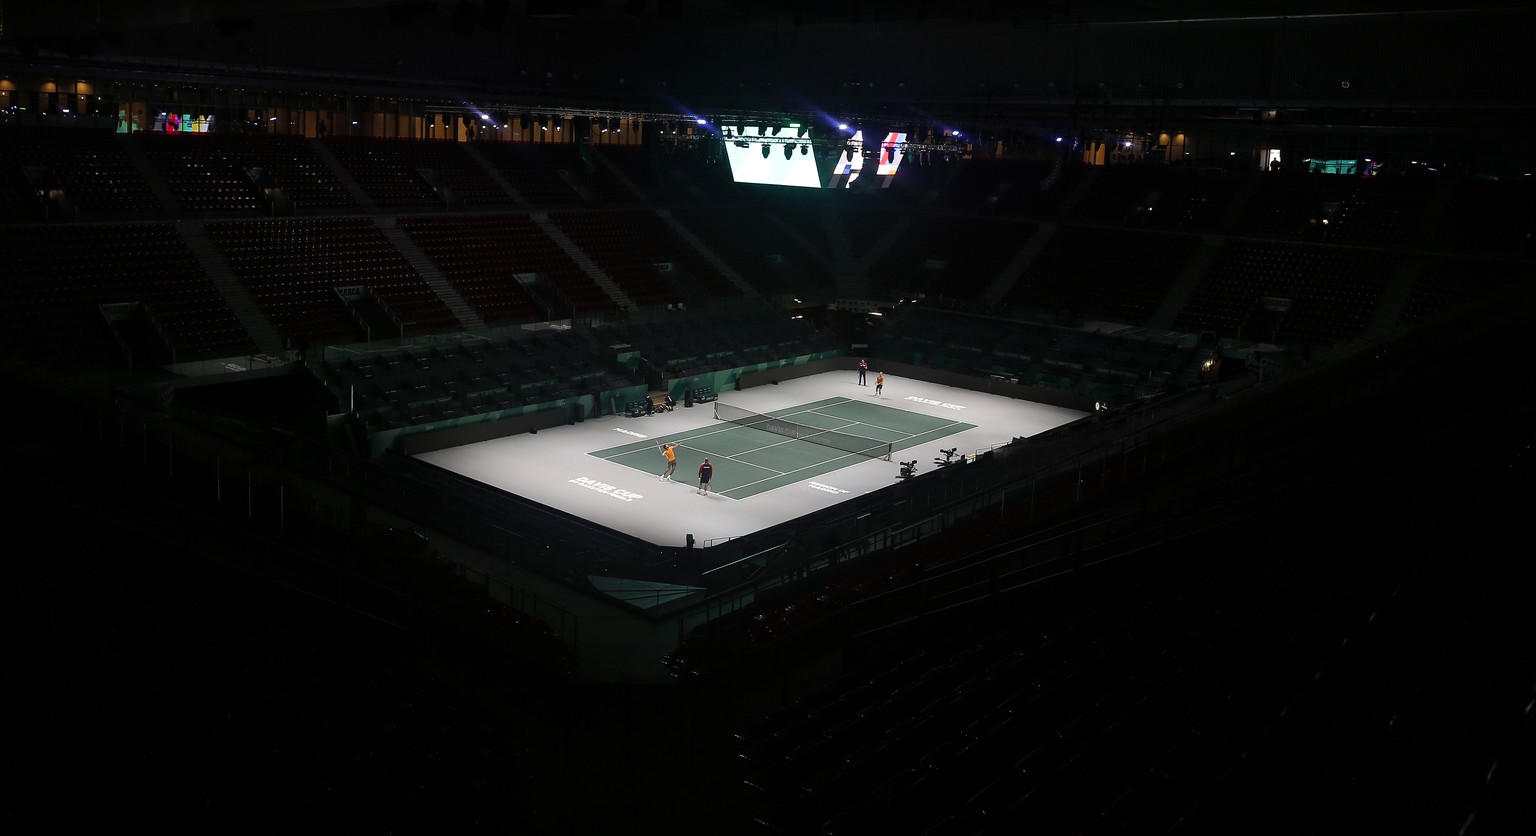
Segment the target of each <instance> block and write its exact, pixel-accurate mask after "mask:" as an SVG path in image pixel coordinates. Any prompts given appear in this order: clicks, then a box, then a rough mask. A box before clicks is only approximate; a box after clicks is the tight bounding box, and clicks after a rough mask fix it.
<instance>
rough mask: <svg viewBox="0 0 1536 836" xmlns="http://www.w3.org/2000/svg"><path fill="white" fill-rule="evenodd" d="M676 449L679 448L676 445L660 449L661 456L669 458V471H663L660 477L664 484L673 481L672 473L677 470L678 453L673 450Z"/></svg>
mask: <svg viewBox="0 0 1536 836" xmlns="http://www.w3.org/2000/svg"><path fill="white" fill-rule="evenodd" d="M675 447H677V445H676V444H668V445H666V446H664V447H661V448H660V449H661V454H662V455H663V456H666V457H667V469H666V470H663V471H662V472H661V476H660V477H658V478H660V479H661V481H663V482H670V481H672V473H673V471H675V470H677V451H676V450H674V449H673V448H675Z"/></svg>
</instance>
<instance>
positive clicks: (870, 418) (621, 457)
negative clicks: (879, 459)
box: [588, 398, 975, 499]
mask: <svg viewBox="0 0 1536 836" xmlns="http://www.w3.org/2000/svg"><path fill="white" fill-rule="evenodd" d="M764 414H765V415H767V416H769V417H771V418H776V419H784V420H785V421H789V422H793V423H795V424H800V425H804V426H806V427H811V428H815V429H818V430H827V431H830V432H831V433H836V434H837V437H838V438H839V442H840V443H846V438H847V437H850V436H852V437H860V438H867V439H872V440H874V441H877V442H882V443H889V444H890V445H891V449H892V451H893V452H895V453H899V452H900V451H902V450H905V449H907V448H910V447H916V446H918V445H920V444H926V443H928V442H932V441H936V440H938V439H941V438H944V437H945V436H948V435H953V434H955V433H959V432H963V431H965V430H969V429H973V428H974V427H975V425H974V424H966V423H963V422H960V421H948V420H945V419H942V418H936V417H933V416H929V415H919V414H917V413H914V412H907V411H906V410H903V409H897V408H895V407H889V406H882V405H880V404H875V403H868V402H867V401H862V400H852V399H850V398H827V399H826V400H821V401H816V402H814V403H808V404H802V405H800V406H795V407H790V408H788V409H779V410H774V411H772V412H767V413H764ZM666 443H673V444H676V445H678V446H677V450H676V452H677V471H676V473H675V474H674V475H673V479H674V480H676V481H678V482H683V483H686V484H697V482H698V471H699V464H700V463H701V462H703V460H704V459H705V458H706V457H707V458H708V459H709V461H710V464H711V465H713V466H714V479H713V480H712V482H711V488H712V490H713V491H714V492H715V493H718V494H720V495H722V496H726V497H730V498H733V499H745V498H747V497H749V496H755V495H757V494H760V493H763V492H765V491H771V490H773V489H775V488H780V487H783V486H785V485H791V484H795V483H797V482H800V481H802V480H805V479H814V478H816V477H818V476H823V475H825V474H828V473H831V472H833V471H835V470H839V469H841V468H844V467H848V466H850V465H854V464H858V463H859V462H864V461H869V460H870V456H868V455H864V454H861V453H851V452H847V451H845V450H842V449H835V448H833V447H826V446H823V445H821V444H817V443H814V442H811V441H806V440H803V439H799V438H788V437H785V436H783V435H778V434H776V433H771V432H768V431H766V430H762V429H758V428H756V427H752V426H743V425H739V424H733V423H729V422H726V421H717V422H716V423H715V424H713V425H710V426H706V427H700V428H698V429H694V430H688V431H684V432H679V433H677V434H675V435H672V436H666V437H664V438H659V439H656V440H652V441H641V442H634V443H630V444H621V445H619V446H618V447H609V448H606V449H603V450H596V451H593V452H591V453H589V454H588V455H592V456H596V457H598V458H600V459H606V460H608V461H611V462H615V463H618V464H622V465H624V466H626V467H632V468H634V469H636V470H640V471H645V472H647V473H651V474H654V475H655V476H659V475H660V474H661V472H662V470H663V469H665V468H666V459H665V458H664V457H663V456H662V453H661V445H662V444H666ZM884 453H885V448H884V447H880V448H879V450H878V452H876V453H874V454H873V455H876V456H883V455H884ZM892 467H893V468H894V467H895V465H892Z"/></svg>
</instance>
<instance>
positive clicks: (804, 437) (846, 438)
mask: <svg viewBox="0 0 1536 836" xmlns="http://www.w3.org/2000/svg"><path fill="white" fill-rule="evenodd" d="M715 417H716V418H718V419H720V420H721V421H727V422H729V423H732V424H739V425H741V426H743V427H755V428H756V429H759V430H763V431H764V432H770V433H773V434H774V435H782V436H784V437H786V438H798V439H800V440H801V441H809V442H811V443H812V444H820V445H821V446H823V447H831V448H833V449H836V450H842V451H844V452H846V453H857V454H859V455H861V456H869V457H870V458H875V459H885V460H886V461H890V460H891V449H892V446H891V442H889V441H879V440H877V439H873V438H865V437H864V436H862V435H851V434H849V433H840V432H837V431H836V430H824V429H822V428H820V427H812V426H808V425H806V424H797V423H795V422H794V421H790V420H787V419H784V418H775V417H773V416H771V415H762V414H759V413H756V412H752V411H749V410H746V409H742V408H741V407H739V406H731V405H730V404H727V403H721V402H720V401H715Z"/></svg>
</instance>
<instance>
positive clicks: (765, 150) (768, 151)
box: [763, 142, 773, 160]
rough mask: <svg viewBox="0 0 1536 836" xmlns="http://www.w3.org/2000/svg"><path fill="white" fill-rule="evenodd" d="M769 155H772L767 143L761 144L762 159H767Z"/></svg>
mask: <svg viewBox="0 0 1536 836" xmlns="http://www.w3.org/2000/svg"><path fill="white" fill-rule="evenodd" d="M771 153H773V150H772V149H771V148H769V147H768V143H766V142H765V143H763V159H765V160H766V159H768V155H769V154H771Z"/></svg>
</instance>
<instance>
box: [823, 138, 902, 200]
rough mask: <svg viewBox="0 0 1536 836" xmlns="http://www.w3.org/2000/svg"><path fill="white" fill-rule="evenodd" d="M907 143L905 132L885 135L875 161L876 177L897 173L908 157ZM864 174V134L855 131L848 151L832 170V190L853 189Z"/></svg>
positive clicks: (845, 151) (841, 156) (850, 139)
mask: <svg viewBox="0 0 1536 836" xmlns="http://www.w3.org/2000/svg"><path fill="white" fill-rule="evenodd" d="M906 143H907V135H906V134H905V133H903V132H897V131H891V132H889V133H887V134H886V135H885V139H884V140H883V141H881V143H880V149H879V156H878V157H877V158H876V161H875V176H877V177H888V176H890V175H893V174H895V173H896V169H897V168H898V167H900V165H901V161H902V160H903V159H905V158H906V156H907V151H906ZM849 149H851V150H849ZM863 172H864V132H863V131H854V132H853V136H852V137H850V138H849V140H848V149H844V151H843V153H842V154H841V155H840V156H838V158H837V166H836V167H835V168H833V169H832V175H833V176H832V188H838V187H841V188H844V189H846V188H849V187H851V186H852V185H853V184H854V182H855V181H857V180H858V179H859V175H860V174H862V173H863ZM887 184H889V181H887Z"/></svg>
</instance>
